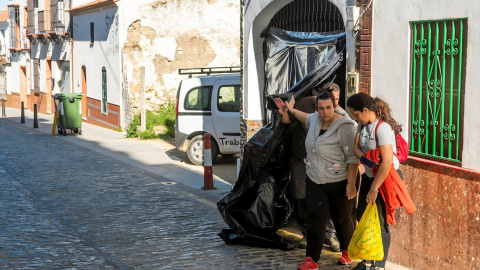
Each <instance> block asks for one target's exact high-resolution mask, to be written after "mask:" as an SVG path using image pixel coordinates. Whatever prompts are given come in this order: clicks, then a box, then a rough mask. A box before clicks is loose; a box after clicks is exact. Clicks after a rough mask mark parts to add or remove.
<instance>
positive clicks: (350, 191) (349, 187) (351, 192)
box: [347, 183, 357, 200]
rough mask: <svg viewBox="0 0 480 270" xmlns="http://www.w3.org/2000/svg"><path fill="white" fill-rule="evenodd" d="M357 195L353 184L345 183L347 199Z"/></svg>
mask: <svg viewBox="0 0 480 270" xmlns="http://www.w3.org/2000/svg"><path fill="white" fill-rule="evenodd" d="M355 196H357V189H356V188H355V184H353V183H352V184H350V183H349V184H347V198H348V199H349V200H351V199H353V198H355Z"/></svg>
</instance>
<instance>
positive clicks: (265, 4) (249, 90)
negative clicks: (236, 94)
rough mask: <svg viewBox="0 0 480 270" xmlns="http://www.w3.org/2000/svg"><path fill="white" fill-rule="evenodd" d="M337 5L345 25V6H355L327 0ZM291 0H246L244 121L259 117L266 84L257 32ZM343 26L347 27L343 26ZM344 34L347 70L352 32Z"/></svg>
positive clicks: (351, 53) (351, 62)
mask: <svg viewBox="0 0 480 270" xmlns="http://www.w3.org/2000/svg"><path fill="white" fill-rule="evenodd" d="M329 1H330V2H331V3H333V4H334V5H336V6H337V8H338V9H339V10H340V12H341V13H342V17H343V20H344V22H345V24H346V23H347V15H346V9H347V6H354V5H355V1H351V0H329ZM290 2H292V0H247V1H246V3H245V10H244V22H243V34H244V41H243V44H244V55H243V60H244V63H243V65H244V74H243V81H244V86H243V95H244V98H243V100H244V114H243V117H244V119H246V120H261V119H262V104H261V96H262V95H263V87H264V84H265V78H264V64H263V62H264V61H263V51H262V50H263V48H262V46H263V40H264V39H263V38H260V34H261V33H262V32H263V31H264V30H265V28H266V27H267V26H268V23H269V22H270V20H271V18H272V17H273V16H274V15H275V14H276V13H277V12H278V11H279V10H280V9H282V8H283V7H284V6H285V5H287V4H289V3H290ZM345 28H346V27H345ZM346 33H347V48H346V50H347V55H346V67H347V71H353V70H354V69H355V43H354V36H353V34H352V32H351V31H346Z"/></svg>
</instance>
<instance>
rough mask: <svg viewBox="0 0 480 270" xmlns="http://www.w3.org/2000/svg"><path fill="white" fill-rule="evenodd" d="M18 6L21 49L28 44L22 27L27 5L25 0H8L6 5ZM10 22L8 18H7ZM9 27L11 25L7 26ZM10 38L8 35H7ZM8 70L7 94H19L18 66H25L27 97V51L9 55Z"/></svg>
mask: <svg viewBox="0 0 480 270" xmlns="http://www.w3.org/2000/svg"><path fill="white" fill-rule="evenodd" d="M15 4H18V5H20V8H19V10H20V31H21V32H22V40H21V47H22V48H28V46H29V45H28V44H29V43H30V42H29V41H28V40H27V39H26V36H25V35H23V33H25V27H26V25H23V24H24V22H25V18H24V15H25V14H24V12H23V10H24V7H25V6H26V5H27V1H26V0H10V1H9V2H8V5H15ZM9 20H10V18H9ZM9 27H11V25H10V26H9ZM8 35H9V36H10V33H8ZM7 47H9V48H10V38H9V40H8V43H7ZM10 55H11V57H10V63H11V66H10V69H9V72H8V73H7V94H11V93H12V92H15V93H20V66H25V67H26V69H27V95H29V94H30V89H31V87H30V81H31V80H30V70H31V69H30V55H29V51H25V50H23V51H21V52H15V53H11V54H10Z"/></svg>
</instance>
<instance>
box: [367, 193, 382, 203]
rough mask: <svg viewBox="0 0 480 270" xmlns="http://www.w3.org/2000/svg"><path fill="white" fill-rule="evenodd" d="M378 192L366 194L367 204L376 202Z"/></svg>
mask: <svg viewBox="0 0 480 270" xmlns="http://www.w3.org/2000/svg"><path fill="white" fill-rule="evenodd" d="M378 192H380V191H378ZM378 192H375V191H372V190H370V191H369V192H368V194H367V203H372V204H373V203H375V201H376V200H377V196H378Z"/></svg>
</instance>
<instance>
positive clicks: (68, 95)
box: [52, 93, 82, 100]
mask: <svg viewBox="0 0 480 270" xmlns="http://www.w3.org/2000/svg"><path fill="white" fill-rule="evenodd" d="M52 97H53V98H54V99H61V100H63V99H67V98H77V99H80V98H82V94H81V93H57V94H55V95H53V96H52Z"/></svg>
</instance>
